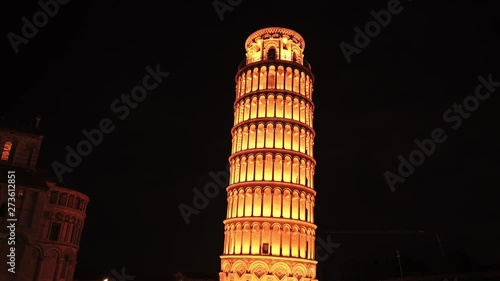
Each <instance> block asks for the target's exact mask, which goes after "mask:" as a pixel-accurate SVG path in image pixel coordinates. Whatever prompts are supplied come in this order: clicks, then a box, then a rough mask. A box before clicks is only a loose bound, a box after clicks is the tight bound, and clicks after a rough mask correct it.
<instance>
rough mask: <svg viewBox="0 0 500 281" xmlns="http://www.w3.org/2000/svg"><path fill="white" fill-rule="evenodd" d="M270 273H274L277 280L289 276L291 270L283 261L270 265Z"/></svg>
mask: <svg viewBox="0 0 500 281" xmlns="http://www.w3.org/2000/svg"><path fill="white" fill-rule="evenodd" d="M271 273H272V274H274V275H275V276H276V277H277V278H278V280H284V278H285V277H287V276H290V275H291V273H292V271H291V270H290V266H289V265H288V264H286V263H284V262H277V263H275V264H273V265H272V266H271Z"/></svg>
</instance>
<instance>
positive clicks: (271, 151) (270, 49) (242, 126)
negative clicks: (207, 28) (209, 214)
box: [219, 27, 317, 281]
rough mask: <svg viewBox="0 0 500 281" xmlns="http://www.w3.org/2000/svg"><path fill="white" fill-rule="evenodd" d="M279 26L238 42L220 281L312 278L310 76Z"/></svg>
mask: <svg viewBox="0 0 500 281" xmlns="http://www.w3.org/2000/svg"><path fill="white" fill-rule="evenodd" d="M304 47H305V42H304V39H303V38H302V36H301V35H300V34H298V33H297V32H295V31H293V30H290V29H287V28H281V27H270V28H264V29H260V30H258V31H256V32H254V33H252V34H251V35H250V36H249V37H248V38H247V40H246V42H245V49H246V59H245V60H243V61H242V62H241V64H240V66H239V68H238V72H237V74H236V79H235V80H236V81H235V82H236V100H235V103H234V126H233V128H232V130H231V134H232V151H231V156H230V157H229V162H230V179H229V186H228V187H227V215H226V220H224V250H223V254H222V255H221V272H220V273H219V277H220V281H238V280H245V281H250V280H255V281H257V280H261V281H275V280H276V281H278V280H282V281H314V280H316V264H317V261H316V260H315V248H314V244H315V243H314V242H315V234H316V225H315V224H314V198H315V196H316V192H315V191H314V180H313V176H314V169H315V165H316V161H315V160H314V158H313V145H314V135H315V132H314V130H313V111H314V104H313V102H312V93H313V82H314V76H313V74H312V72H311V66H310V65H309V63H308V62H307V61H306V60H305V59H304V54H303V53H304Z"/></svg>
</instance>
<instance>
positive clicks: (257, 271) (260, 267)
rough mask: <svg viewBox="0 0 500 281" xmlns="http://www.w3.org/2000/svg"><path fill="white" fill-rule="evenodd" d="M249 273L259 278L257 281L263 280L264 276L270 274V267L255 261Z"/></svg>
mask: <svg viewBox="0 0 500 281" xmlns="http://www.w3.org/2000/svg"><path fill="white" fill-rule="evenodd" d="M249 271H250V273H252V274H253V275H254V276H255V277H257V279H261V278H262V276H264V275H267V274H268V273H269V266H268V265H267V263H265V262H263V261H254V262H252V264H250V266H249Z"/></svg>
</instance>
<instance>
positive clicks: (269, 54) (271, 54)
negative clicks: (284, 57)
mask: <svg viewBox="0 0 500 281" xmlns="http://www.w3.org/2000/svg"><path fill="white" fill-rule="evenodd" d="M267 59H269V60H275V59H276V49H275V48H274V47H271V48H269V50H268V51H267Z"/></svg>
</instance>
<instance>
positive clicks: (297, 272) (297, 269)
mask: <svg viewBox="0 0 500 281" xmlns="http://www.w3.org/2000/svg"><path fill="white" fill-rule="evenodd" d="M292 272H293V276H294V277H295V278H297V281H300V279H302V277H306V276H307V275H306V274H307V268H306V267H305V266H304V265H303V264H296V265H295V266H294V267H293V269H292Z"/></svg>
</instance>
